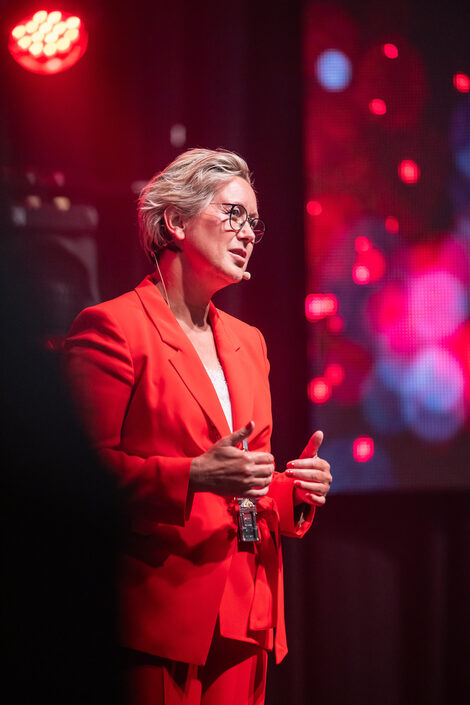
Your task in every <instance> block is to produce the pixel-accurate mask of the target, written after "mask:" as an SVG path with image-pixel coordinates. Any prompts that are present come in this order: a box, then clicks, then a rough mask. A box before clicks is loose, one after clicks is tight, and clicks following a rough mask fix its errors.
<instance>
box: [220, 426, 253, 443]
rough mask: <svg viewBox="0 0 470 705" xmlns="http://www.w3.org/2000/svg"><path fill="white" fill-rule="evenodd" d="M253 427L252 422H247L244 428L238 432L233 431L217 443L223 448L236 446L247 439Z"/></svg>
mask: <svg viewBox="0 0 470 705" xmlns="http://www.w3.org/2000/svg"><path fill="white" fill-rule="evenodd" d="M254 427H255V422H254V421H249V422H248V423H247V424H246V426H243V428H239V429H238V431H234V432H233V433H231V434H230V436H225V437H224V438H221V440H220V441H219V445H223V446H237V445H238V444H239V443H241V442H242V441H243V439H244V438H248V436H249V435H251V434H252V433H253V429H254Z"/></svg>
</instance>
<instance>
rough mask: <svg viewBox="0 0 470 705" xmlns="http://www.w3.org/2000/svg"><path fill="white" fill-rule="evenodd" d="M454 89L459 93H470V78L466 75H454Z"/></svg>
mask: <svg viewBox="0 0 470 705" xmlns="http://www.w3.org/2000/svg"><path fill="white" fill-rule="evenodd" d="M454 87H455V88H456V89H457V90H458V91H460V93H468V92H469V91H470V76H468V75H467V74H466V73H456V74H454Z"/></svg>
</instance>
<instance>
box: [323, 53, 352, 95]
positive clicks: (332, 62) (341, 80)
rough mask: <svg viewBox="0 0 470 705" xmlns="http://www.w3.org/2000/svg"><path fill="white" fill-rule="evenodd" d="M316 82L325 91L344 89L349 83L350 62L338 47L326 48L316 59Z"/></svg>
mask: <svg viewBox="0 0 470 705" xmlns="http://www.w3.org/2000/svg"><path fill="white" fill-rule="evenodd" d="M315 71H316V75H317V79H318V82H319V83H320V85H321V86H322V88H324V89H325V90H327V91H344V89H345V88H347V86H348V85H349V84H350V82H351V77H352V64H351V61H350V60H349V59H348V57H347V56H346V54H343V52H342V51H339V50H338V49H327V50H326V51H324V52H322V53H321V54H320V56H319V57H318V59H317V61H316V66H315Z"/></svg>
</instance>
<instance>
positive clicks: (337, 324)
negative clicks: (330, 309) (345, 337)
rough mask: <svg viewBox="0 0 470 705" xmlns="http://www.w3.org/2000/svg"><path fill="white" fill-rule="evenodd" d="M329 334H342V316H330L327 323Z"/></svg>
mask: <svg viewBox="0 0 470 705" xmlns="http://www.w3.org/2000/svg"><path fill="white" fill-rule="evenodd" d="M327 325H328V330H329V331H330V333H342V332H343V330H344V318H343V317H342V316H338V315H336V316H331V318H328V321H327Z"/></svg>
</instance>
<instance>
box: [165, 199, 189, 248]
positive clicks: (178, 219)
mask: <svg viewBox="0 0 470 705" xmlns="http://www.w3.org/2000/svg"><path fill="white" fill-rule="evenodd" d="M163 219H164V221H165V226H166V229H167V230H168V232H169V233H170V234H171V235H172V236H173V238H174V239H175V240H184V238H185V235H184V219H183V216H182V215H181V213H180V212H179V211H178V210H177V209H176V208H175V206H168V207H167V208H165V210H164V212H163Z"/></svg>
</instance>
